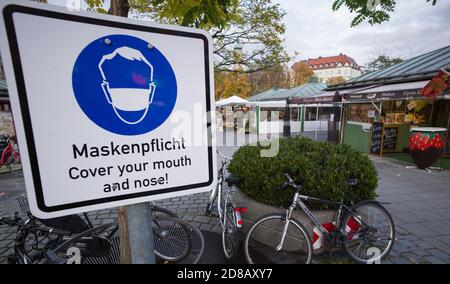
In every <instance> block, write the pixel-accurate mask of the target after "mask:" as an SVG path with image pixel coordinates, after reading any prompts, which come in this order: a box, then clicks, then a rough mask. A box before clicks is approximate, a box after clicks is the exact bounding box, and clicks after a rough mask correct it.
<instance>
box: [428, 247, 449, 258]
mask: <svg viewBox="0 0 450 284" xmlns="http://www.w3.org/2000/svg"><path fill="white" fill-rule="evenodd" d="M428 252H429V254H430V255H431V256H435V257H437V258H440V259H446V258H447V257H448V254H446V253H444V252H442V251H441V250H439V249H429V250H428Z"/></svg>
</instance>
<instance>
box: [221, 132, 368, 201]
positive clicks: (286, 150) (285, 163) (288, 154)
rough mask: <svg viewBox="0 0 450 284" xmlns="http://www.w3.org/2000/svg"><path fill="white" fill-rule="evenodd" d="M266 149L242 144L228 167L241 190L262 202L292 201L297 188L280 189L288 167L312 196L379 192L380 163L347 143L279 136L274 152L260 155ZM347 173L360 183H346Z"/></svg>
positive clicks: (352, 196)
mask: <svg viewBox="0 0 450 284" xmlns="http://www.w3.org/2000/svg"><path fill="white" fill-rule="evenodd" d="M263 149H265V147H262V146H261V145H258V146H256V145H247V146H243V147H241V148H240V149H239V150H238V151H237V152H236V153H235V154H234V155H233V160H232V161H231V163H230V165H229V167H228V170H229V171H230V173H232V174H233V175H235V176H237V177H239V178H240V179H241V185H240V189H241V191H243V192H244V193H246V194H247V195H248V196H249V197H251V198H253V199H255V200H257V201H259V202H263V203H266V204H271V205H274V206H286V205H287V204H289V203H290V202H291V200H292V195H293V192H294V191H293V189H290V190H282V189H280V186H281V185H283V184H284V182H285V181H286V178H285V177H284V174H283V173H285V172H287V173H289V174H290V175H291V176H292V178H293V179H294V180H295V181H296V182H301V184H302V185H303V191H302V193H303V194H306V195H310V196H313V197H318V198H323V199H329V200H336V201H339V200H340V199H341V198H342V193H344V196H345V200H346V201H347V202H358V201H361V200H366V199H373V198H375V197H376V194H375V188H376V187H377V172H376V169H375V166H374V165H373V163H372V161H370V159H369V158H368V157H367V155H365V154H362V153H360V152H358V151H356V150H353V149H351V148H350V147H349V146H348V145H335V144H331V143H326V142H316V141H313V140H311V139H308V138H303V137H296V138H284V139H280V140H279V152H278V154H277V155H276V156H275V157H270V158H267V157H261V155H260V153H261V150H263ZM348 178H357V179H358V180H359V183H358V185H356V186H349V185H347V183H346V181H347V179H348ZM322 208H324V207H322Z"/></svg>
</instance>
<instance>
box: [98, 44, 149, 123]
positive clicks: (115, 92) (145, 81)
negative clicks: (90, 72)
mask: <svg viewBox="0 0 450 284" xmlns="http://www.w3.org/2000/svg"><path fill="white" fill-rule="evenodd" d="M98 67H99V69H100V73H101V75H102V78H103V82H102V84H101V87H102V90H103V93H104V94H105V96H106V100H107V101H108V103H109V104H111V106H112V108H113V110H114V112H115V114H116V115H117V117H118V118H119V119H120V120H121V121H122V122H124V123H126V124H138V123H139V122H141V121H142V120H143V119H144V118H145V117H146V115H147V113H148V109H149V107H150V104H151V103H152V100H153V96H154V94H155V89H156V86H155V84H154V82H153V66H152V65H151V64H150V62H148V60H147V59H146V58H145V57H144V55H143V54H142V53H141V52H140V51H139V50H136V49H132V48H129V47H126V46H124V47H120V48H117V49H116V50H115V51H114V52H113V53H111V54H107V55H105V56H103V58H102V59H101V60H100V63H99V64H98ZM118 70H120V71H119V72H118Z"/></svg>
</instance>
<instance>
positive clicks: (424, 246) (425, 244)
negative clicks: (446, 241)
mask: <svg viewBox="0 0 450 284" xmlns="http://www.w3.org/2000/svg"><path fill="white" fill-rule="evenodd" d="M413 243H414V244H415V245H416V247H417V248H419V249H423V250H426V249H430V248H433V246H432V245H431V244H430V243H428V242H425V241H424V240H420V239H419V240H417V241H414V242H413Z"/></svg>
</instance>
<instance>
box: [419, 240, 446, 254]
mask: <svg viewBox="0 0 450 284" xmlns="http://www.w3.org/2000/svg"><path fill="white" fill-rule="evenodd" d="M423 240H424V241H425V242H427V243H429V244H430V245H432V246H433V247H434V248H438V249H439V250H441V251H443V252H445V253H446V254H448V255H450V245H447V244H446V243H443V242H441V241H440V240H439V239H438V238H437V237H428V238H424V239H423Z"/></svg>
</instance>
